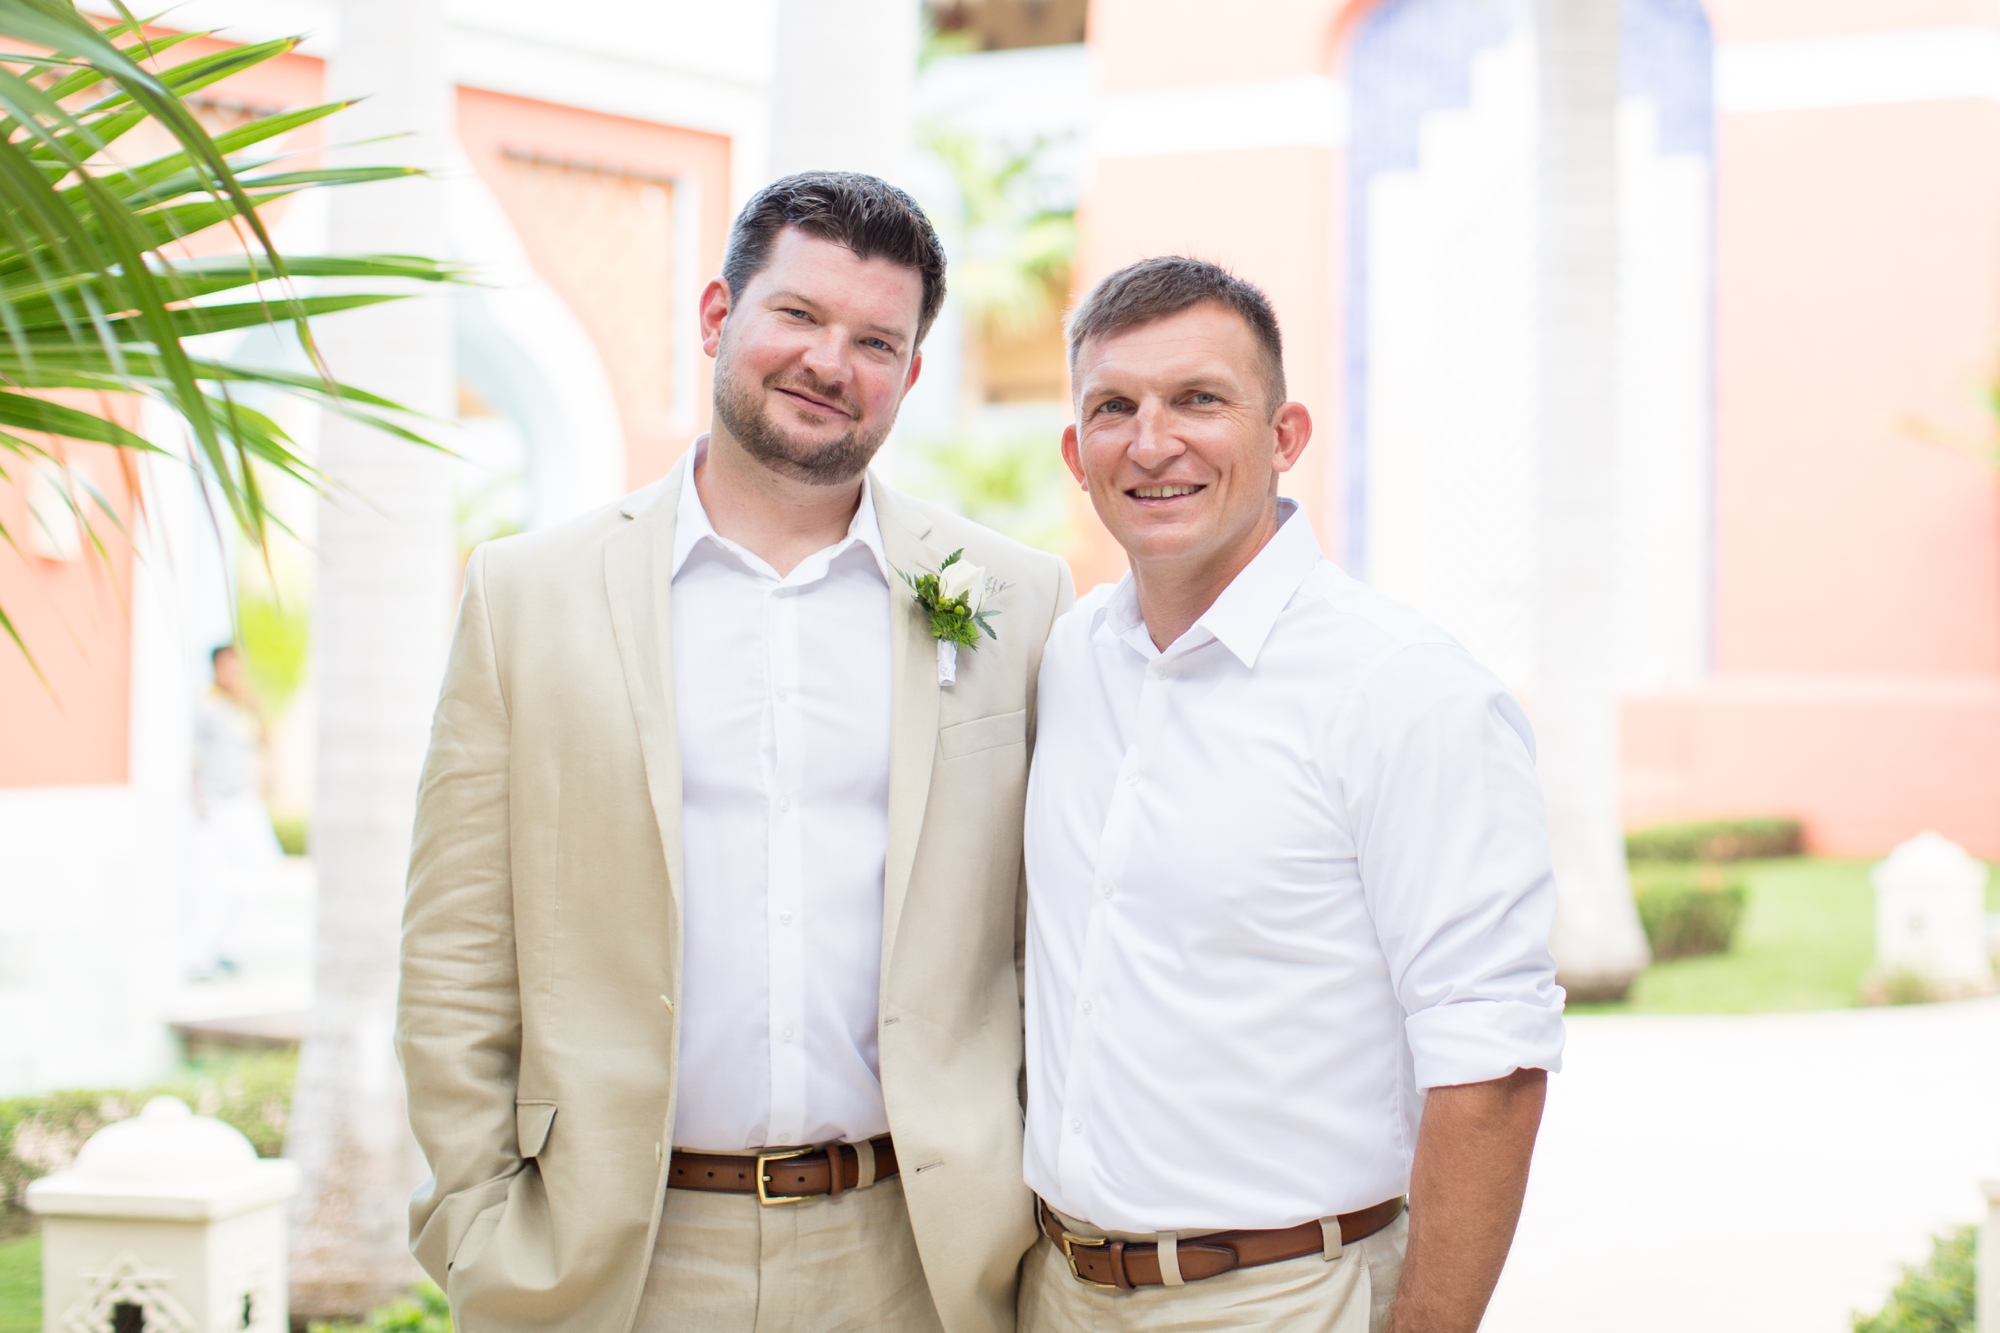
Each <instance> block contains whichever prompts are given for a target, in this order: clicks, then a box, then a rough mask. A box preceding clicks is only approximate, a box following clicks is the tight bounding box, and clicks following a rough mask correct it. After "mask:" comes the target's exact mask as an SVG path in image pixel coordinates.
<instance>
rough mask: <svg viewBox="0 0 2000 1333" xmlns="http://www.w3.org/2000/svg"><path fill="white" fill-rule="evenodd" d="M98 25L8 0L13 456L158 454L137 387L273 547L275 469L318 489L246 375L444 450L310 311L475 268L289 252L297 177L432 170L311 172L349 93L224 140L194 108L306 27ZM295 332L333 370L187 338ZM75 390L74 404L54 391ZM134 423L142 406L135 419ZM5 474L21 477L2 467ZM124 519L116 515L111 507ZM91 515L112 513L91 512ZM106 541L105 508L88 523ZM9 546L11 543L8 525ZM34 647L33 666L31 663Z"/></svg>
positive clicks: (4, 318)
mask: <svg viewBox="0 0 2000 1333" xmlns="http://www.w3.org/2000/svg"><path fill="white" fill-rule="evenodd" d="M120 14H121V16H122V21H121V22H118V23H116V24H112V25H108V26H105V27H99V26H98V25H97V24H96V23H94V22H92V21H91V20H90V19H89V18H87V17H86V16H84V15H83V14H82V13H80V12H79V11H78V10H77V9H76V7H75V5H74V4H73V3H72V2H71V0H0V38H5V39H7V40H8V41H9V43H11V44H16V45H19V46H24V47H27V48H30V49H27V50H17V51H6V52H0V462H4V461H5V460H6V459H7V458H9V457H13V458H16V459H19V460H22V461H23V462H26V463H30V464H33V465H41V464H43V463H46V462H47V461H48V460H50V459H52V458H53V459H57V460H58V461H59V459H60V450H52V449H51V448H49V447H48V446H47V445H45V444H43V443H39V442H37V440H36V439H35V438H34V437H35V436H36V435H41V436H45V437H51V438H63V439H72V440H83V441H89V442H92V443H97V444H104V445H111V446H113V447H116V448H119V449H123V450H128V451H131V452H132V454H134V455H136V454H137V453H143V452H153V453H159V452H160V451H159V450H158V449H157V448H156V447H155V446H154V445H153V444H151V443H150V442H148V441H147V440H146V439H145V438H143V437H142V436H141V435H139V434H138V433H136V432H134V431H132V430H130V429H129V428H127V427H126V426H125V425H122V424H120V422H119V421H118V420H114V419H113V417H114V415H124V413H126V412H129V410H130V409H129V408H124V409H120V408H117V407H116V406H115V404H116V403H118V402H123V403H127V404H130V403H131V402H132V401H133V399H134V398H135V397H137V398H142V399H150V400H153V401H155V402H158V403H161V404H164V405H165V406H166V407H168V408H170V409H172V411H173V412H174V413H175V414H177V415H178V416H179V417H180V418H181V420H182V421H184V422H185V423H186V425H187V429H188V436H189V441H190V448H191V452H192V455H193V457H192V463H193V465H194V467H195V469H196V471H197V473H198V474H199V476H200V479H201V483H202V486H203V490H204V493H205V494H206V495H207V497H208V499H209V503H210V508H211V511H212V512H214V513H217V514H227V515H228V517H229V520H230V521H231V522H233V523H234V525H235V526H236V527H237V528H239V529H240V530H241V531H242V532H243V533H244V534H245V535H246V536H247V537H248V538H249V539H250V540H251V541H253V542H256V543H258V544H260V545H261V544H263V542H264V541H265V538H266V535H267V532H268V530H269V528H270V527H271V526H272V525H273V524H274V523H275V519H274V518H273V516H272V513H271V510H270V507H269V505H268V504H267V501H266V497H265V495H264V493H263V491H262V489H261V487H260V484H259V481H258V477H257V472H256V466H257V465H262V466H266V467H269V468H271V469H272V470H273V471H275V472H277V473H281V474H283V475H286V476H289V477H293V478H297V479H299V480H301V481H304V482H307V483H310V484H319V483H321V482H322V481H323V479H322V478H320V477H319V476H318V474H317V473H316V472H315V471H314V469H313V467H312V466H311V464H310V463H308V462H307V461H306V460H305V459H303V458H301V457H300V456H299V454H298V452H297V450H296V447H295V445H294V442H293V441H292V440H291V439H290V437H289V436H287V435H286V433H285V431H284V430H283V428H282V427H281V426H279V424H278V423H277V421H276V420H274V419H273V418H272V417H271V416H269V415H267V414H265V413H263V412H259V411H256V410H254V409H252V408H250V407H249V406H247V405H246V404H245V403H243V402H242V400H241V398H240V396H239V394H238V390H240V389H241V388H243V387H248V386H258V387H261V388H263V389H268V390H275V391H277V392H280V393H283V394H288V395H293V396H298V397H302V398H305V399H307V400H309V401H311V402H313V403H315V404H316V405H319V406H322V407H325V408H327V409H329V410H332V411H336V412H340V413H344V414H345V415H347V416H349V417H351V418H353V419H355V420H358V421H363V422H366V423H367V424H369V425H371V426H374V427H376V428H378V429H381V430H383V431H385V432H387V433H389V434H391V435H394V436H396V437H398V438H401V439H404V440H406V441H408V442H410V443H412V444H414V445H419V446H428V447H436V446H435V444H434V443H433V442H432V441H431V439H430V438H429V437H428V436H427V434H426V433H425V427H424V426H423V424H422V423H421V422H419V421H417V420H416V419H415V418H414V417H413V416H412V414H410V413H408V412H407V411H405V410H404V409H403V408H402V407H401V406H399V405H398V404H396V403H393V402H390V401H388V400H386V399H383V398H380V397H378V396H376V395H373V394H368V393H365V392H362V391H359V390H357V389H355V388H353V387H352V386H348V385H343V384H340V383H338V382H337V381H335V380H334V379H333V378H332V377H331V376H330V375H329V374H327V373H326V369H325V366H324V364H323V363H321V362H320V360H319V357H318V353H317V351H316V349H315V348H314V345H313V340H312V334H311V325H310V322H309V321H310V320H311V319H312V318H314V317H315V316H324V315H330V314H335V313H338V312H340V311H344V310H352V309H356V308H359V307H362V306H368V305H375V304H379V303H380V302H383V301H389V300H396V299H401V298H402V297H403V296H405V295H407V294H408V292H409V291H410V289H411V284H413V283H446V282H455V281H460V280H462V279H463V278H464V276H465V275H464V273H463V271H462V270H460V269H459V268H457V267H456V266H453V265H451V264H447V263H443V262H440V261H438V260H435V259H428V258H423V257H419V256H410V255H361V256H324V255H315V256H306V257H287V256H284V255H281V254H280V253H279V252H278V250H277V248H276V246H274V245H273V244H272V241H271V236H270V233H269V231H268V229H267V227H266V225H265V222H264V219H263V218H262V216H261V215H260V214H259V211H258V210H259V209H260V208H261V207H263V206H265V205H268V204H271V203H273V202H276V201H278V200H281V199H284V198H287V197H289V196H292V195H295V194H297V193H299V192H300V191H305V190H318V189H332V188H344V187H349V186H357V185H366V184H369V183H371V182H376V181H384V180H392V179H398V178H404V177H407V176H410V175H412V174H415V173H414V172H413V171H412V170H411V169H409V168H403V167H340V168H333V167H323V166H314V165H293V163H292V162H291V161H289V160H288V159H292V158H295V156H296V155H295V154H293V153H287V152H284V151H279V148H280V146H279V144H278V141H279V140H280V139H281V138H282V136H284V135H287V134H290V133H292V132H294V131H296V130H300V129H303V128H305V127H307V126H310V125H314V124H316V123H318V122H320V121H323V120H325V119H326V118H327V117H329V116H332V115H334V114H336V113H337V112H339V111H340V110H342V109H343V108H344V107H346V106H347V105H349V104H348V103H345V102H332V103H326V104H323V105H319V106H312V107H305V108H300V109H295V110H286V111H280V112H275V113H272V114H267V115H261V116H257V117H255V118H253V119H252V120H250V121H249V122H247V123H245V124H243V125H239V126H236V127H235V128H233V129H231V130H229V131H227V132H226V133H222V134H218V135H210V134H209V132H208V131H207V130H206V129H205V128H204V127H203V126H202V124H201V121H200V120H199V118H198V117H197V116H196V114H195V112H194V110H193V108H192V107H191V106H190V105H189V103H188V101H187V100H186V99H187V98H188V96H189V95H190V94H192V93H195V92H197V91H199V90H201V89H204V88H208V87H211V86H213V85H214V84H216V83H219V82H221V81H223V80H225V79H228V78H230V77H232V76H233V75H237V74H240V73H242V72H243V71H245V70H247V69H250V68H253V67H255V66H256V65H259V64H261V63H263V62H264V61H267V60H270V59H273V58H274V57H277V56H279V55H283V54H285V53H286V52H289V51H291V50H292V49H293V48H294V47H295V46H296V45H297V40H296V39H283V40H278V41H268V42H258V43H252V44H248V45H243V46H231V47H224V48H222V49H219V50H217V49H209V50H206V51H203V52H201V53H198V54H195V55H192V56H189V57H188V58H186V59H179V60H177V61H176V62H175V63H171V64H168V63H166V62H165V61H164V60H163V59H162V57H164V56H165V55H166V54H167V53H168V52H170V51H175V50H176V48H179V47H180V46H181V45H182V44H183V43H185V42H188V41H191V40H193V39H194V38H196V37H201V36H205V35H206V34H201V33H178V34H166V35H158V36H151V37H149V36H147V35H146V34H145V32H144V30H143V28H142V26H141V24H140V23H139V22H138V20H136V19H135V18H133V16H132V15H131V14H130V13H129V12H128V11H125V10H124V9H123V8H122V7H121V9H120ZM149 124H150V125H153V126H157V127H159V128H161V129H164V130H165V131H166V132H167V133H168V134H169V135H170V136H171V138H172V142H173V145H174V147H173V149H172V151H170V152H166V153H163V154H161V155H159V156H157V157H154V158H151V159H150V160H146V161H136V162H124V161H121V160H119V159H118V156H117V152H116V147H117V146H118V145H120V144H121V143H122V142H130V141H131V140H130V139H129V136H131V135H132V134H133V132H134V131H135V130H137V129H139V128H140V127H141V126H144V125H149ZM222 227H228V228H232V229H234V231H235V235H236V238H237V242H238V243H237V245H236V246H235V247H234V249H233V250H232V252H230V253H225V254H215V255H206V256H201V257H190V256H189V255H188V254H187V253H186V252H185V247H184V244H183V243H185V242H187V241H188V240H189V239H190V238H192V237H195V236H197V235H199V234H201V233H204V232H208V231H211V230H212V229H216V228H222ZM325 278H334V279H345V280H352V279H363V280H372V281H375V282H379V283H382V284H385V286H386V288H387V289H386V290H379V291H353V290H350V289H349V288H348V286H347V285H346V284H343V287H342V289H341V290H340V291H339V292H338V293H337V294H320V295H315V294H311V293H309V292H307V291H304V290H302V289H301V288H300V286H299V280H300V279H305V280H317V279H325ZM266 325H269V326H274V327H276V326H282V327H286V328H288V329H290V330H292V331H293V333H294V334H295V336H296V337H297V339H298V342H299V344H300V346H301V347H302V348H303V349H304V351H305V353H306V355H307V357H308V359H309V360H310V362H311V363H312V365H313V366H314V368H315V369H316V371H317V372H318V373H317V374H299V373H295V372H290V371H283V370H275V369H272V368H269V367H263V366H253V365H248V364H239V363H237V362H234V361H232V360H230V359H228V358H226V357H223V358H218V357H215V356H210V355H202V354H199V353H197V351H196V350H195V349H194V348H192V347H190V346H189V345H188V342H189V340H191V339H195V338H200V337H203V336H206V335H210V334H216V333H226V332H231V331H241V330H246V329H254V328H258V327H262V326H266ZM78 391H84V392H94V393H97V394H101V395H109V396H110V399H109V401H108V402H107V405H106V407H105V410H104V411H102V412H91V411H88V410H85V409H84V408H81V407H78V406H76V405H75V401H76V394H77V392H78ZM57 394H61V395H64V397H63V399H62V400H61V401H58V400H57V398H55V397H52V395H57ZM124 419H125V420H128V421H129V420H131V419H132V417H131V416H130V415H124ZM0 484H4V485H12V484H15V483H14V480H13V479H12V478H10V477H9V476H8V474H7V472H6V470H5V469H4V467H0ZM100 507H101V508H102V509H103V512H104V514H106V515H108V516H109V517H110V518H111V519H112V520H113V521H116V509H115V507H113V506H110V505H108V504H105V505H102V506H100ZM76 509H77V516H78V518H79V521H84V520H85V519H86V518H89V519H92V520H95V517H96V516H95V515H91V516H86V515H85V514H84V511H83V508H82V507H81V506H77V507H76ZM84 526H85V527H86V528H87V529H89V530H90V535H91V539H92V541H93V543H95V542H96V541H97V536H96V532H95V529H94V527H93V526H92V523H91V522H88V521H86V522H84ZM8 540H9V541H10V542H11V537H9V538H8ZM0 634H4V635H6V636H7V638H8V639H9V640H10V641H12V642H13V643H14V644H15V646H16V647H17V648H19V650H20V651H21V652H23V653H24V654H25V653H27V651H28V648H27V645H26V643H25V642H24V641H23V639H22V636H21V634H20V632H19V627H18V623H17V621H16V620H14V619H11V618H9V616H8V615H7V612H6V609H5V608H4V607H0ZM30 661H32V658H30Z"/></svg>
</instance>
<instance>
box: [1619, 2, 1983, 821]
mask: <svg viewBox="0 0 2000 1333" xmlns="http://www.w3.org/2000/svg"><path fill="white" fill-rule="evenodd" d="M1711 13H1712V16H1713V21H1714V24H1715V28H1716V31H1717V34H1718V38H1719V39H1720V40H1721V41H1723V42H1725V43H1729V42H1753V41H1754V42H1768V41H1784V40H1796V39H1805V38H1814V37H1823V36H1834V35H1843V34H1855V33H1868V32H1884V31H1894V30H1898V29H1912V28H1931V27H1943V26H1965V25H1984V26H1996V27H2000V4H1995V3H1993V2H1992V0H1833V2H1832V3H1828V2H1827V0H1810V2H1808V0H1715V3H1712V4H1711ZM1996 162H2000V104H1995V103H1993V102H1990V101H1985V100H1973V99H1958V100H1938V101H1928V102H1909V103H1902V104H1891V105H1876V106H1857V107H1828V108H1816V109H1810V110H1790V111H1757V112H1734V113H1725V114H1723V115H1721V116H1720V117H1719V118H1718V124H1717V163H1716V165H1717V191H1716V198H1717V219H1716V222H1717V241H1718V264H1717V278H1718V283H1717V301H1716V321H1717V322H1716V350H1717V420H1716V492H1715V494H1716V585H1715V586H1716V607H1715V631H1716V668H1717V674H1716V675H1715V677H1714V678H1713V679H1712V680H1711V681H1709V682H1708V683H1707V684H1706V685H1705V686H1704V687H1703V688H1702V689H1701V690H1699V691H1697V692H1695V693H1692V694H1690V695H1686V696H1680V697H1660V698H1652V699H1635V700H1631V701H1629V702H1628V704H1627V707H1626V710H1625V716H1626V734H1625V754H1626V786H1625V793H1624V795H1625V803H1626V808H1627V811H1628V815H1629V816H1630V817H1631V818H1632V819H1633V821H1634V822H1645V821H1649V820H1653V819H1659V818H1669V817H1679V816H1686V815H1704V814H1718V813H1740V812H1745V811H1751V810H1769V811H1780V812H1789V813H1794V814H1798V815H1801V816H1803V817H1804V818H1805V819H1806V821H1807V826H1808V833H1809V836H1810V838H1811V840H1812V842H1813V843H1814V845H1815V846H1817V847H1819V848H1821V849H1823V850H1827V851H1835V852H1851V853H1874V852H1879V851H1881V850H1883V849H1884V848H1886V847H1888V846H1890V845H1892V844H1893V843H1895V842H1897V841H1900V840H1901V839H1903V838H1906V837H1909V836H1910V835H1911V834H1913V833H1915V832H1917V831H1918V830H1920V829H1923V828H1936V829H1938V830H1940V831H1942V832H1944V833H1945V834H1947V835H1948V836H1951V837H1954V838H1957V839H1959V840H1960V841H1962V842H1965V843H1967V844H1968V845H1970V846H1971V847H1973V848H1974V849H1975V850H1977V851H1979V852H1981V853H1983V854H1986V855H1989V856H1991V855H1996V854H2000V478H1996V473H1995V472H1994V470H1993V468H1992V466H1991V465H1990V463H1989V462H1988V461H1987V459H1986V458H1984V457H1982V456H1980V455H1981V454H1982V453H1983V451H1985V450H1986V449H1988V448H1990V446H1991V444H1992V441H1993V432H1994V429H1995V424H1996V423H1995V421H1994V419H1993V418H1992V417H1991V416H1990V415H1988V413H1987V411H1986V409H1985V407H1984V404H1983V402H1982V399H1983V396H1984V394H1985V392H1986V390H1987V386H1988V385H1990V384H1991V383H1992V381H1993V378H1994V375H1995V373H1996V370H2000V362H1996V357H2000V171H1996V170H1995V167H1994V164H1995V163H1996Z"/></svg>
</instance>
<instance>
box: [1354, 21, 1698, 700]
mask: <svg viewBox="0 0 2000 1333" xmlns="http://www.w3.org/2000/svg"><path fill="white" fill-rule="evenodd" d="M1471 86H1472V97H1471V100H1470V103H1469V105H1467V106H1466V107H1464V108H1462V109H1457V110H1449V111H1441V112H1437V113H1435V114H1433V115H1432V116H1431V117H1430V118H1429V120H1428V121H1427V122H1426V123H1425V125H1424V127H1423V131H1422V138H1421V146H1420V163H1419V167H1418V169H1417V170H1415V171H1410V172H1393V173H1385V174H1383V175H1381V176H1379V177H1377V178H1376V180H1375V182H1374V185H1373V188H1372V189H1371V191H1370V195H1369V198H1368V201H1367V206H1368V208H1369V209H1370V217H1369V235H1370V239H1371V246H1370V252H1369V256H1368V261H1367V262H1368V266H1369V268H1368V282H1369V295H1368V320H1369V326H1368V363H1367V364H1368V372H1367V373H1368V380H1367V388H1366V391H1367V402H1368V439H1367V442H1366V443H1367V458H1368V468H1369V472H1368V487H1369V489H1368V524H1367V531H1368V543H1369V544H1368V577H1369V581H1370V582H1371V583H1374V584H1375V585H1377V586H1378V587H1380V588H1382V589H1383V590H1384V591H1385V592H1388V593H1390V594H1391V595H1393V596H1396V597H1399V598H1402V599H1404V600H1406V601H1408V602H1410V603H1411V604H1413V605H1415V606H1417V607H1419V608H1421V609H1422V610H1423V611H1424V612H1425V613H1426V614H1428V615H1430V616H1432V617H1433V618H1435V619H1436V620H1437V621H1438V622H1439V623H1440V624H1442V625H1443V626H1444V627H1445V628H1446V629H1448V630H1449V631H1451V633H1452V634H1454V635H1455V636H1457V637H1458V638H1459V639H1460V640H1461V641H1462V642H1464V643H1465V644H1466V646H1467V647H1468V648H1469V649H1470V650H1471V651H1472V652H1473V653H1474V654H1475V655H1476V656H1478V657H1479V658H1480V659H1481V660H1483V661H1485V662H1487V663H1488V664H1490V665H1491V666H1493V667H1494V669H1495V670H1497V671H1499V672H1500V673H1501V674H1502V675H1503V676H1504V677H1506V678H1507V679H1508V680H1509V681H1511V682H1513V683H1515V684H1516V685H1519V686H1523V687H1532V686H1533V683H1534V676H1535V669H1534V627H1533V617H1532V607H1533V601H1532V598H1533V594H1534V578H1535V568H1536V556H1535V544H1534V543H1535V532H1536V522H1537V520H1536V506H1537V500H1536V492H1535V467H1536V462H1535V460H1536V457H1537V455H1536V431H1537V425H1536V420H1535V410H1536V408H1535V397H1534V384H1535V379H1534V376H1535V365H1536V357H1537V348H1536V345H1535V324H1534V310H1535V306H1534V299H1535V225H1536V223H1535V218H1536V207H1535V174H1534V173H1535V151H1536V148H1535V142H1536V140H1535V136H1536V107H1535V47H1534V39H1533V36H1532V34H1531V33H1529V32H1526V31H1523V32H1519V33H1516V34H1515V35H1514V36H1513V37H1511V38H1509V39H1508V40H1507V41H1506V42H1505V43H1504V44H1502V45H1500V46H1498V47H1495V48H1493V49H1492V50H1489V51H1485V52H1482V53H1481V54H1479V55H1478V56H1476V57H1474V61H1473V73H1472V84H1471ZM1658 139H1659V136H1658V117H1657V113H1656V112H1655V110H1654V108H1653V106H1652V105H1651V103H1649V102H1647V101H1645V100H1643V99H1637V98H1627V99H1626V100H1625V102H1624V104H1623V106H1622V108H1621V112H1620V144H1619V188H1620V191H1621V201H1620V202H1621V210H1620V237H1619V243H1620V256H1619V281H1620V291H1619V300H1620V327H1619V369H1618V452H1619V482H1618V495H1617V503H1618V505H1619V541H1620V546H1619V556H1618V563H1619V574H1618V579H1619V583H1618V616H1619V662H1618V666H1619V679H1620V684H1621V686H1622V688H1623V689H1625V690H1626V691H1627V692H1632V693H1645V692H1651V691H1657V690H1661V689H1667V688H1678V687H1684V686H1687V685H1689V684H1692V683H1694V682H1695V681H1697V680H1699V679H1700V678H1701V677H1702V676H1703V675H1704V674H1705V673H1706V671H1707V669H1708V660H1709V601H1710V590H1709V570H1710V555H1709V548H1710V528H1709V525H1710V463H1709V459H1710V433H1711V410H1712V409H1711V378H1712V376H1711V347H1712V332H1711V329H1712V311H1711V301H1712V273H1713V258H1712V253H1711V251H1712V223H1711V211H1710V208H1711V205H1710V199H1709V189H1710V186H1709V175H1708V167H1707V164H1706V163H1705V162H1704V161H1703V160H1702V159H1701V158H1699V157H1697V156H1692V155H1675V154H1663V153H1662V152H1661V151H1660V148H1659V142H1658Z"/></svg>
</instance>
